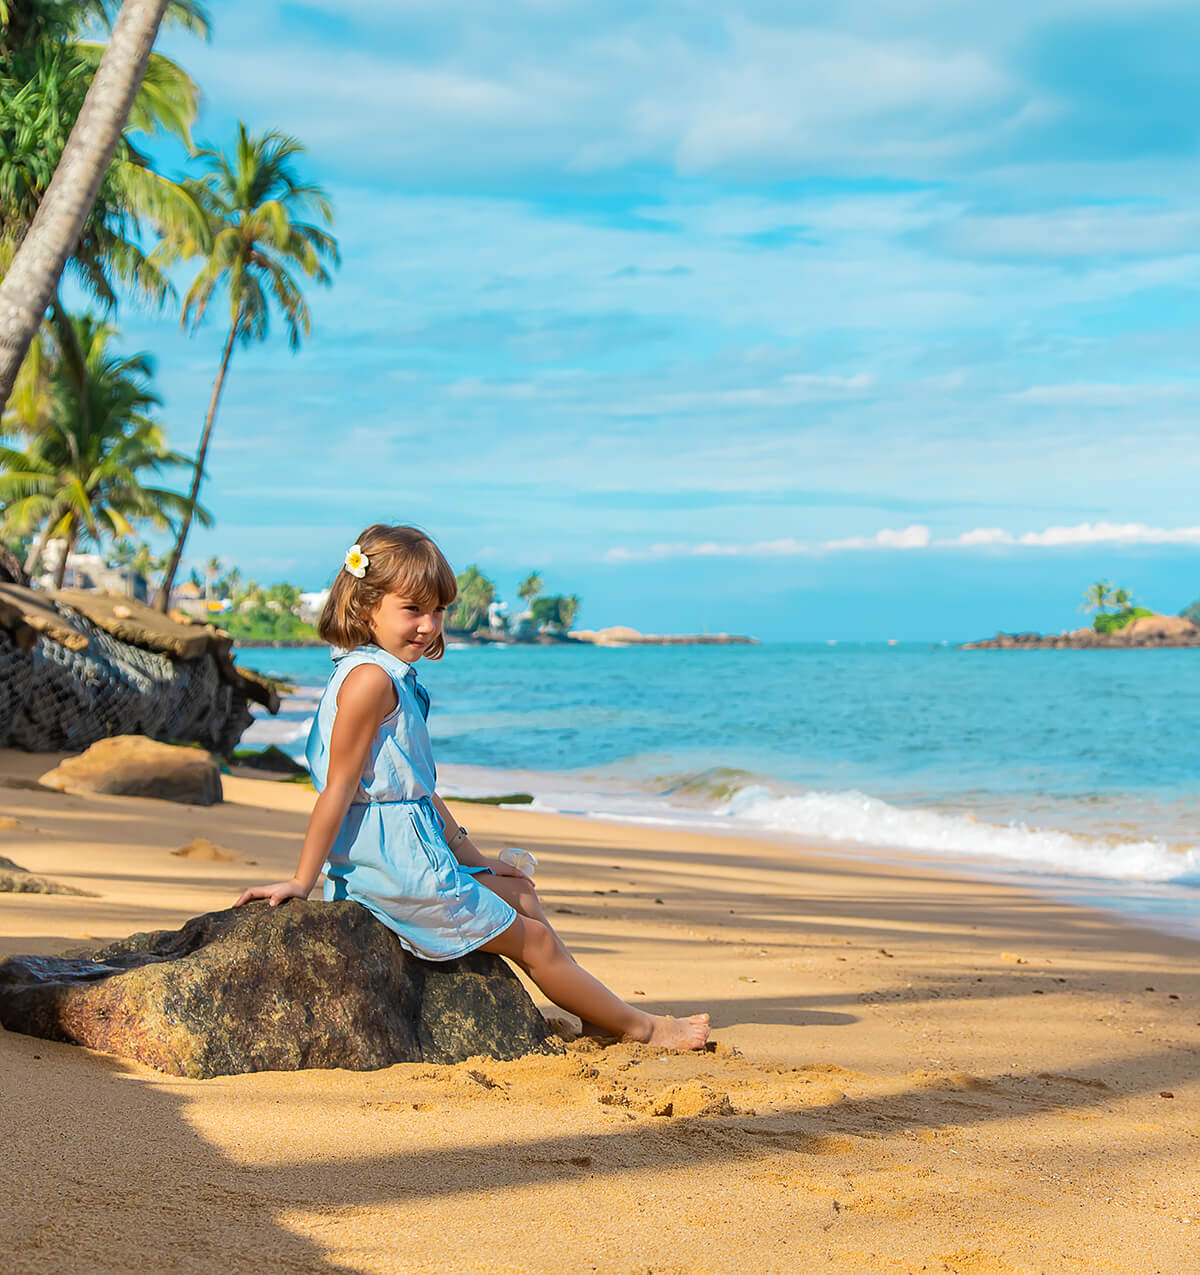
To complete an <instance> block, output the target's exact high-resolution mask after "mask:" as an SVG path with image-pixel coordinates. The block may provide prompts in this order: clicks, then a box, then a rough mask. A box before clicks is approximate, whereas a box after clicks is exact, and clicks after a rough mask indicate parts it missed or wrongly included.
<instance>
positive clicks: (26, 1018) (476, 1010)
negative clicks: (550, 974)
mask: <svg viewBox="0 0 1200 1275" xmlns="http://www.w3.org/2000/svg"><path fill="white" fill-rule="evenodd" d="M0 1025H3V1026H4V1027H6V1028H7V1029H8V1030H9V1031H17V1032H25V1033H26V1034H28V1035H31V1036H42V1037H45V1038H47V1039H50V1040H63V1041H68V1042H71V1043H73V1044H78V1045H88V1046H90V1047H91V1048H93V1049H102V1050H105V1051H107V1052H109V1053H114V1054H121V1055H123V1056H125V1057H128V1058H136V1059H138V1060H139V1061H140V1062H144V1063H147V1064H148V1065H150V1066H151V1067H157V1068H158V1069H159V1070H160V1071H166V1072H171V1073H172V1074H174V1075H179V1076H192V1077H196V1078H200V1079H207V1078H209V1077H212V1076H226V1075H235V1074H237V1073H240V1072H247V1071H295V1070H298V1069H301V1068H308V1067H345V1068H347V1069H349V1070H352V1071H367V1070H371V1069H374V1068H378V1067H387V1066H390V1065H391V1064H392V1063H398V1062H429V1063H454V1062H461V1061H462V1060H463V1059H465V1058H470V1057H472V1056H473V1055H476V1054H484V1055H490V1056H491V1057H493V1058H518V1057H520V1056H522V1055H523V1054H530V1053H555V1052H557V1050H558V1048H559V1047H558V1046H557V1045H556V1044H555V1043H553V1042H552V1041H551V1038H550V1030H549V1027H548V1026H547V1024H546V1021H545V1019H544V1018H543V1017H542V1015H541V1014H540V1013H539V1012H538V1010H537V1008H536V1007H535V1006H534V1004H533V1002H532V1001H531V1000H530V999H529V996H528V995H527V994H526V992H525V989H524V988H523V987H522V985H521V983H520V981H519V979H518V978H517V977H516V975H515V974H514V973H513V972H512V971H511V970H510V969H509V968H508V966H507V965H506V964H505V963H504V961H502V960H501V959H500V957H498V956H490V955H487V954H485V953H482V952H475V953H472V954H470V955H469V956H464V957H461V958H460V959H458V960H455V961H422V960H418V959H417V958H415V957H413V956H410V955H409V954H408V953H407V952H405V950H404V949H403V948H402V947H401V946H400V943H399V942H398V940H397V939H396V937H395V935H394V934H392V932H391V931H390V930H388V929H387V928H386V927H385V926H383V925H381V924H380V923H379V922H378V921H377V920H375V918H374V917H373V916H372V915H371V914H370V913H369V912H367V911H366V909H365V908H362V907H360V906H359V905H358V904H357V903H350V902H342V903H323V902H308V901H304V900H299V899H293V900H290V901H289V902H288V903H286V904H283V905H282V906H280V907H278V908H271V907H268V906H267V905H266V904H264V903H254V904H249V905H247V906H246V907H244V908H240V909H234V908H230V909H228V910H226V911H224V912H210V913H207V914H206V915H204V916H198V917H194V918H193V919H192V920H190V921H188V922H187V924H185V925H184V926H183V928H182V929H180V930H159V931H156V932H155V933H152V934H135V935H133V936H132V937H131V938H128V939H124V940H122V941H120V942H118V943H114V944H112V945H111V946H110V947H106V948H103V949H102V950H101V951H98V952H96V953H95V954H94V955H93V956H92V957H91V958H90V959H87V960H79V959H70V958H67V957H39V956H15V957H12V958H11V959H9V960H7V961H4V962H2V963H0Z"/></svg>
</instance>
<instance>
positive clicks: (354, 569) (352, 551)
mask: <svg viewBox="0 0 1200 1275" xmlns="http://www.w3.org/2000/svg"><path fill="white" fill-rule="evenodd" d="M342 565H343V566H344V567H345V568H346V570H347V571H349V572H350V574H351V575H352V576H353V577H354V578H355V579H356V580H361V579H362V578H363V576H365V575H366V574H367V568H368V567H369V566H370V565H371V559H370V558H368V557H367V555H366V554H365V553H363V551H362V545H351V546H350V548H349V549H347V550H346V560H345V562H344V563H343V564H342Z"/></svg>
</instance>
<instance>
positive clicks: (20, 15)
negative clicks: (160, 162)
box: [0, 0, 208, 380]
mask: <svg viewBox="0 0 1200 1275" xmlns="http://www.w3.org/2000/svg"><path fill="white" fill-rule="evenodd" d="M116 7H117V5H116V3H115V0H82V3H77V4H71V5H66V4H64V3H61V0H0V18H4V17H7V20H8V21H7V26H5V27H4V29H3V32H2V33H0V271H3V269H4V268H5V266H6V265H7V264H8V262H9V261H10V260H11V259H12V256H13V254H14V253H15V252H16V251H17V249H18V247H19V245H20V244H21V243H22V241H23V240H24V239H25V238H26V237H27V235H28V234H29V233H30V230H31V227H32V224H33V222H34V220H35V219H36V217H37V214H38V210H39V208H40V206H41V205H42V204H43V203H44V202H45V197H46V196H47V193H48V188H49V186H50V185H51V183H52V179H53V177H54V175H55V170H56V166H57V165H58V162H59V159H60V157H61V156H62V155H63V154H64V152H65V148H66V145H67V141H68V136H69V134H70V133H71V130H72V127H73V125H74V124H75V123H76V122H77V120H78V119H79V118H80V116H81V114H82V107H83V105H84V102H85V95H86V94H87V92H88V86H89V84H91V83H93V82H94V81H95V79H96V75H97V67H98V65H99V64H100V63H101V62H102V60H103V57H104V55H105V51H106V50H105V46H103V45H99V44H95V43H90V42H87V41H83V40H80V39H78V38H76V37H77V36H78V34H79V33H80V32H81V31H84V30H86V29H87V28H88V27H90V26H94V25H95V24H96V23H97V22H108V21H109V19H110V17H111V10H113V9H114V8H116ZM165 21H173V22H176V23H178V24H181V25H184V26H187V27H189V28H190V29H192V30H193V31H196V32H198V33H199V34H207V30H208V24H207V19H206V17H205V15H204V11H203V8H202V7H201V6H200V5H198V4H196V3H195V2H194V0H172V2H171V3H170V4H169V5H168V6H167V12H166V18H165ZM198 105H199V90H198V89H197V88H196V85H195V84H194V83H193V82H192V80H191V79H190V77H189V76H188V75H187V74H186V73H185V72H184V71H183V70H182V69H181V68H180V67H179V66H177V65H176V64H175V63H174V62H172V61H171V60H170V59H168V58H165V57H163V56H162V55H160V54H153V53H152V54H151V55H150V57H149V59H148V61H147V64H146V70H145V74H144V78H143V79H142V82H141V84H140V86H139V87H138V89H137V92H136V94H135V96H134V98H133V103H132V107H131V109H130V111H129V117H128V121H127V123H126V125H125V131H124V132H123V133H122V135H121V137H120V138H119V139H118V142H117V145H116V147H115V152H114V156H113V159H112V162H111V163H110V164H109V165H108V166H107V169H106V171H105V172H104V173H103V175H102V177H101V181H100V184H99V187H98V190H97V192H96V194H95V197H94V198H93V200H92V201H91V203H90V205H89V207H88V209H87V210H86V213H85V219H84V222H83V225H82V229H81V230H80V232H79V233H78V234H77V236H76V238H75V241H74V242H73V243H72V245H71V247H70V249H69V252H68V256H67V259H66V265H67V266H68V267H70V268H71V270H72V273H73V274H74V275H76V277H77V278H78V280H79V282H80V283H82V284H83V286H84V287H85V288H86V289H87V290H88V291H90V292H91V293H92V295H93V296H94V297H96V299H97V300H99V301H100V302H101V303H102V304H103V305H104V306H105V308H111V307H112V306H113V305H114V304H115V302H116V297H115V291H114V289H115V285H116V283H117V282H121V283H125V284H128V285H131V286H133V287H134V288H136V289H137V290H139V291H140V292H142V293H144V294H145V295H147V296H148V297H150V298H151V299H153V300H156V301H158V302H160V303H161V302H162V301H163V300H165V298H166V297H167V296H169V295H171V294H172V292H173V289H172V288H171V284H170V281H169V280H168V279H167V277H166V276H165V274H163V273H162V272H161V271H160V270H159V269H158V267H157V266H156V265H155V264H154V263H152V262H151V261H150V260H149V259H148V258H147V257H146V255H145V253H144V252H143V250H142V248H141V246H140V243H139V240H140V239H141V237H142V235H143V232H144V226H145V223H147V222H149V223H150V224H152V225H154V226H157V227H159V228H160V229H167V228H170V229H172V230H174V228H175V227H177V226H179V225H181V224H184V223H188V224H191V225H193V226H194V225H199V224H200V221H199V210H198V209H197V208H196V207H195V205H194V204H193V203H192V201H191V200H190V198H189V197H188V196H187V194H186V192H185V191H184V190H183V189H182V187H180V186H178V185H176V184H175V183H174V182H172V181H170V180H168V179H167V178H165V177H163V176H161V175H160V174H158V173H156V172H155V171H154V169H153V167H152V165H151V163H150V161H149V159H148V157H147V156H146V155H144V154H143V153H141V152H140V151H139V150H138V149H137V148H136V147H135V146H134V145H133V143H132V142H131V141H130V138H129V133H130V132H135V131H141V132H145V133H147V134H153V133H154V132H156V131H157V130H158V129H160V128H161V129H164V130H166V131H168V132H170V133H173V134H174V135H175V136H177V137H179V138H180V139H181V140H182V141H183V142H184V143H185V144H186V145H187V146H188V148H189V149H191V145H192V142H191V125H192V123H193V122H194V120H195V117H196V113H197V109H198ZM48 299H49V300H51V301H52V303H53V304H52V308H51V310H50V320H51V322H53V323H54V325H55V328H56V335H57V340H58V343H59V345H60V346H61V347H62V350H63V353H64V355H65V357H66V358H67V359H68V361H69V366H70V368H71V369H72V370H73V372H74V373H75V376H76V378H77V380H78V379H80V378H82V376H83V356H82V352H81V351H79V350H78V349H77V348H76V347H75V346H74V342H73V329H72V325H71V323H70V320H69V319H68V318H67V316H66V314H65V311H64V309H63V305H62V302H61V300H60V299H59V294H58V283H57V280H56V281H55V285H54V287H53V289H52V292H51V295H50V297H49V298H48ZM0 339H2V334H0Z"/></svg>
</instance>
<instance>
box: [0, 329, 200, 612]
mask: <svg viewBox="0 0 1200 1275" xmlns="http://www.w3.org/2000/svg"><path fill="white" fill-rule="evenodd" d="M71 322H72V327H73V334H74V338H75V343H76V345H77V347H78V349H79V350H80V351H81V352H82V354H83V367H82V385H81V384H80V381H79V378H78V377H77V375H76V373H75V372H74V371H73V370H71V369H70V368H69V360H68V358H67V357H66V356H65V354H64V353H63V350H62V349H61V347H58V348H56V349H53V350H49V349H48V348H47V347H48V346H49V345H50V341H49V339H48V338H47V337H45V336H43V337H41V338H39V340H38V342H37V345H38V355H37V375H38V377H39V379H40V380H41V381H42V382H43V383H44V402H43V403H41V404H39V407H38V409H37V417H38V422H39V425H38V428H36V429H25V430H22V431H21V432H22V433H23V434H25V435H26V439H25V440H23V441H26V446H25V447H24V448H19V447H9V446H0V466H2V467H3V468H2V472H0V503H2V504H3V506H4V522H5V525H6V526H7V527H9V528H11V529H13V530H15V531H17V532H18V533H21V532H24V533H28V532H31V531H32V530H33V529H34V528H38V527H40V531H39V534H38V536H37V539H36V540H35V541H34V542H33V544H32V547H31V549H30V552H29V555H28V557H27V558H26V561H25V570H26V572H27V573H32V572H33V571H34V570H35V569H36V567H37V564H38V560H39V559H40V557H41V555H42V552H43V550H44V548H45V545H46V543H47V541H48V540H49V539H50V538H51V537H52V536H54V537H59V538H61V539H62V540H64V541H65V542H66V551H65V552H63V553H62V554H61V555H60V556H59V560H58V568H57V575H56V579H55V586H56V587H59V588H61V587H62V581H63V573H64V571H65V570H66V564H67V553H69V552H70V551H71V550H72V549H73V548H74V547H75V544H76V543H77V541H78V540H79V539H80V537H81V536H86V537H89V538H90V539H92V540H94V541H95V542H96V543H97V544H99V543H100V542H101V541H102V540H103V539H104V538H105V537H106V536H107V537H110V538H112V539H120V538H122V537H125V536H129V535H131V534H132V531H133V526H132V520H135V519H136V520H142V521H148V522H150V523H151V524H153V525H154V526H157V527H167V526H169V525H170V518H171V515H172V514H175V515H178V514H181V513H182V512H183V511H184V509H185V508H187V502H186V500H185V499H184V497H183V496H182V495H180V494H179V493H178V492H175V491H169V490H167V489H165V488H163V487H159V486H156V485H152V484H151V483H148V482H147V481H146V479H147V477H149V476H150V475H154V474H157V473H158V472H159V471H160V470H161V468H162V467H163V466H164V465H172V466H178V465H186V464H187V463H188V462H187V458H186V457H185V456H182V455H180V454H179V453H178V452H173V451H171V450H169V448H168V447H167V445H166V438H165V436H164V434H163V431H162V428H161V427H160V426H159V425H157V424H155V422H154V421H153V420H152V419H151V418H150V416H149V415H148V414H147V413H148V411H149V409H151V408H152V407H154V406H156V405H157V404H158V402H159V400H158V397H157V396H156V395H155V394H154V393H153V392H152V391H151V389H150V388H149V386H150V376H151V362H150V359H149V357H148V356H147V355H145V354H137V355H134V356H132V357H130V358H121V357H118V356H117V355H114V354H113V353H112V352H111V351H110V349H109V343H110V341H111V340H112V338H113V337H114V335H115V333H114V331H113V329H112V328H110V327H108V326H107V325H105V324H102V323H99V322H97V321H96V320H94V319H73V320H72V321H71ZM197 516H198V517H200V518H201V520H202V521H203V522H204V524H205V525H208V524H209V523H211V521H212V520H211V518H210V517H209V515H208V513H207V512H206V511H205V510H203V509H198V510H197Z"/></svg>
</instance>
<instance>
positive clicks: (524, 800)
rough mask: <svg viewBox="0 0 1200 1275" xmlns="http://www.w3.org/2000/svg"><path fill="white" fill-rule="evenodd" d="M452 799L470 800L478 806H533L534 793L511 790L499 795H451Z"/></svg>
mask: <svg viewBox="0 0 1200 1275" xmlns="http://www.w3.org/2000/svg"><path fill="white" fill-rule="evenodd" d="M450 800H451V801H468V802H472V803H473V804H474V805H476V806H532V805H533V794H532V793H528V792H509V793H504V794H503V795H502V796H499V797H451V798H450Z"/></svg>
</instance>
